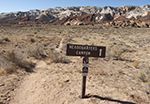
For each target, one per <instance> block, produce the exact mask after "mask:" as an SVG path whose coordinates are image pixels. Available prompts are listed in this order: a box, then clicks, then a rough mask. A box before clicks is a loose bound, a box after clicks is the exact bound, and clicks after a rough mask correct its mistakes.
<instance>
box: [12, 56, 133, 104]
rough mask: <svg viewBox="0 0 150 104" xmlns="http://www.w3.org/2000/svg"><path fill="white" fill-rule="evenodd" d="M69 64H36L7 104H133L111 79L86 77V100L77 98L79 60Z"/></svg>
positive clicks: (78, 93) (79, 83) (78, 89)
mask: <svg viewBox="0 0 150 104" xmlns="http://www.w3.org/2000/svg"><path fill="white" fill-rule="evenodd" d="M72 60H74V61H72V63H70V64H69V65H68V64H62V63H59V64H56V63H52V64H51V65H46V64H45V62H44V61H38V62H37V65H36V67H35V72H34V73H31V74H29V75H28V76H26V77H25V78H24V79H23V81H22V83H21V84H20V86H19V87H18V88H17V89H16V90H15V91H14V92H13V93H14V94H13V97H12V99H11V101H10V104H93V103H94V104H118V103H120V104H122V103H129V104H134V103H131V102H132V100H131V98H130V97H129V96H127V95H126V94H125V93H124V92H122V90H121V89H118V88H116V87H115V85H114V84H113V83H112V82H114V81H112V80H113V79H108V80H104V79H103V80H102V79H101V78H99V79H98V77H96V76H91V75H89V76H88V77H87V87H86V88H87V90H86V94H90V97H89V98H87V99H81V98H79V96H80V95H81V82H82V75H81V73H79V72H78V71H79V69H81V64H80V63H81V58H73V59H72ZM101 65H102V66H104V65H105V63H103V64H101ZM114 80H115V79H114ZM109 83H112V84H110V85H109ZM118 83H120V82H118ZM123 83H124V82H123ZM128 101H129V102H128Z"/></svg>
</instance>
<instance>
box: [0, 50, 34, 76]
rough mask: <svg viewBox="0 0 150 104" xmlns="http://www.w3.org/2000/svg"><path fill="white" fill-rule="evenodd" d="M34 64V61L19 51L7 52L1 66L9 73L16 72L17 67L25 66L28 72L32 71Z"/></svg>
mask: <svg viewBox="0 0 150 104" xmlns="http://www.w3.org/2000/svg"><path fill="white" fill-rule="evenodd" d="M34 65H35V64H34V63H33V62H31V61H29V60H27V58H26V56H24V54H23V53H21V52H18V51H16V52H15V51H10V52H7V53H6V54H4V56H3V62H2V61H1V66H2V67H1V68H3V70H4V71H5V72H6V73H8V74H11V73H14V72H16V69H17V67H19V68H23V69H25V71H27V72H32V71H33V67H34ZM4 71H3V72H4Z"/></svg>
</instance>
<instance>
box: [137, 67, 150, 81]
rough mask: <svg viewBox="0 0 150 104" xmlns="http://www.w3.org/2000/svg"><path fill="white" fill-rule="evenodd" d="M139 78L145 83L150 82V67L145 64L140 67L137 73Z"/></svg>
mask: <svg viewBox="0 0 150 104" xmlns="http://www.w3.org/2000/svg"><path fill="white" fill-rule="evenodd" d="M137 78H138V79H139V80H140V81H142V82H144V83H150V67H149V66H145V67H144V68H143V69H140V70H139V72H138V73H137Z"/></svg>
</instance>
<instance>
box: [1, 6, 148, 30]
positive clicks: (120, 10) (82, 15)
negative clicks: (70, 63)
mask: <svg viewBox="0 0 150 104" xmlns="http://www.w3.org/2000/svg"><path fill="white" fill-rule="evenodd" d="M120 21H121V22H120ZM145 21H146V22H145ZM0 23H1V24H24V25H25V24H35V23H36V24H40V23H44V24H61V25H85V24H86V25H87V24H104V25H111V26H136V27H149V25H150V5H145V6H141V7H139V6H121V7H110V6H105V7H103V8H101V7H94V6H86V7H66V8H61V7H56V8H48V9H41V10H38V9H36V10H30V11H27V12H21V11H19V12H12V13H1V14H0Z"/></svg>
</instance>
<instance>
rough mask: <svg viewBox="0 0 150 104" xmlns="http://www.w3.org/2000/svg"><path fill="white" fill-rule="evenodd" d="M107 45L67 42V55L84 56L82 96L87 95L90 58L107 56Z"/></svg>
mask: <svg viewBox="0 0 150 104" xmlns="http://www.w3.org/2000/svg"><path fill="white" fill-rule="evenodd" d="M105 53H106V47H103V46H89V45H78V44H67V50H66V55H67V56H84V58H83V67H82V93H81V98H84V97H85V91H86V76H88V67H89V58H88V57H100V58H105Z"/></svg>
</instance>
